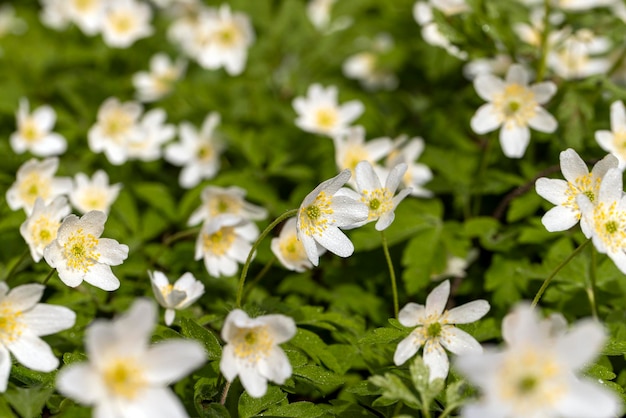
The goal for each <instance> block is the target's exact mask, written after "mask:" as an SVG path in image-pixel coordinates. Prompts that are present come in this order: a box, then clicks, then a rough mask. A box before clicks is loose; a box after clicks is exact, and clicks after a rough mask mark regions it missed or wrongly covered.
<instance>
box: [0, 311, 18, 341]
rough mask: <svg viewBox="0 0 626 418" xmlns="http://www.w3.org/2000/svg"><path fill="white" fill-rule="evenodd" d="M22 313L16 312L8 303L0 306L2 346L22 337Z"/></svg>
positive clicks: (0, 337) (0, 339) (0, 338)
mask: <svg viewBox="0 0 626 418" xmlns="http://www.w3.org/2000/svg"><path fill="white" fill-rule="evenodd" d="M21 316H22V311H16V310H14V309H13V308H12V307H11V304H10V303H9V302H2V303H1V304H0V341H1V342H2V343H4V344H6V343H10V342H13V341H15V340H16V339H18V338H19V337H20V335H22V330H23V329H24V324H22V322H21V320H20V317H21Z"/></svg>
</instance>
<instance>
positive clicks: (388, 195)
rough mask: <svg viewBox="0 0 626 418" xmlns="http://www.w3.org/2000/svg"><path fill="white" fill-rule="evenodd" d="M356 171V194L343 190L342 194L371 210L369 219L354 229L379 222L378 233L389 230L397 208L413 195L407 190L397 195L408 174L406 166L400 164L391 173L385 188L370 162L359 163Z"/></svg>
mask: <svg viewBox="0 0 626 418" xmlns="http://www.w3.org/2000/svg"><path fill="white" fill-rule="evenodd" d="M354 171H355V175H354V177H355V183H356V192H355V191H353V190H350V189H347V188H343V189H341V190H340V193H341V195H344V196H348V197H350V198H352V199H354V200H360V201H361V202H363V203H365V205H366V206H367V208H368V210H369V214H368V217H367V219H366V220H365V221H363V222H360V223H357V224H355V225H354V227H359V226H361V225H365V224H366V223H368V222H372V221H378V222H376V225H375V228H376V230H377V231H382V230H385V229H387V228H388V227H389V225H391V223H392V222H393V220H394V218H395V213H394V211H395V210H396V207H397V206H398V204H399V203H400V202H401V201H402V200H403V199H404V198H405V197H407V196H408V195H409V194H410V193H411V189H408V188H406V189H402V190H400V192H399V193H398V194H397V195H396V189H397V188H398V186H399V185H400V182H401V181H402V177H403V175H404V173H405V172H406V164H404V163H400V164H398V165H397V166H395V167H394V168H392V169H391V171H389V173H388V174H387V179H386V180H385V186H384V187H383V186H381V181H380V178H379V177H378V175H377V174H376V172H375V171H374V168H373V167H372V165H371V164H370V163H369V162H368V161H361V162H360V163H358V164H357V166H356V169H355V170H354Z"/></svg>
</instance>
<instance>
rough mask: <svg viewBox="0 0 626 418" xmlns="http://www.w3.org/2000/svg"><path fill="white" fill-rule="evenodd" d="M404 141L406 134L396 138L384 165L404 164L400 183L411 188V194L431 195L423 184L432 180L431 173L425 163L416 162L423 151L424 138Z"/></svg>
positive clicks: (390, 166)
mask: <svg viewBox="0 0 626 418" xmlns="http://www.w3.org/2000/svg"><path fill="white" fill-rule="evenodd" d="M406 141H407V137H406V136H400V137H399V138H397V139H396V141H395V143H394V148H393V149H392V151H391V152H390V153H389V155H388V156H387V158H386V161H385V167H386V168H388V169H390V168H393V167H395V166H397V165H398V164H402V163H404V164H406V165H407V169H406V171H405V173H404V176H402V184H403V185H404V186H405V187H408V188H410V189H411V195H412V196H416V197H431V196H432V195H433V193H432V192H431V191H430V190H428V189H425V188H424V187H423V186H424V184H426V183H428V182H429V181H430V180H432V178H433V173H432V171H430V168H428V166H427V165H426V164H421V163H418V162H416V160H417V159H418V158H419V157H420V156H421V155H422V153H423V152H424V140H423V139H422V138H420V137H415V138H411V139H410V140H409V141H408V142H406Z"/></svg>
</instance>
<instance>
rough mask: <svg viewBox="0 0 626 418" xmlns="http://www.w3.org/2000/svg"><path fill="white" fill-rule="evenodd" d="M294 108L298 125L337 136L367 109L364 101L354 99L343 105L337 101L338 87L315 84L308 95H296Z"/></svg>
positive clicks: (307, 129)
mask: <svg viewBox="0 0 626 418" xmlns="http://www.w3.org/2000/svg"><path fill="white" fill-rule="evenodd" d="M293 108H294V109H295V111H296V113H297V114H298V117H297V118H296V121H295V123H296V126H298V127H299V128H300V129H302V130H303V131H306V132H311V133H317V134H321V135H327V136H331V137H332V136H335V135H338V134H341V133H343V132H345V131H346V129H347V128H348V127H349V126H350V124H351V123H352V122H354V120H355V119H357V118H358V117H359V116H361V114H362V113H363V111H364V110H365V108H364V106H363V103H361V102H359V101H358V100H352V101H349V102H347V103H344V104H342V105H341V106H340V105H339V104H338V103H337V87H335V86H330V87H328V88H324V87H322V86H321V85H320V84H313V85H311V86H309V88H308V90H307V97H296V98H295V99H294V100H293Z"/></svg>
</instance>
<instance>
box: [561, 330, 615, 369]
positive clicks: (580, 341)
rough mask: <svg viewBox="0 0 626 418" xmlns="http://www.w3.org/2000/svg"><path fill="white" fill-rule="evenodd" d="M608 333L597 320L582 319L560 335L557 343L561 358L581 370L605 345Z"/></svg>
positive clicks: (573, 367)
mask: <svg viewBox="0 0 626 418" xmlns="http://www.w3.org/2000/svg"><path fill="white" fill-rule="evenodd" d="M605 340H606V333H605V331H604V329H603V327H602V325H600V324H599V323H597V322H594V321H592V320H590V319H588V320H580V321H578V322H577V323H576V324H575V325H573V326H572V327H571V328H570V330H569V331H568V332H567V333H566V334H565V335H562V336H560V338H559V339H558V341H557V343H556V350H557V352H558V355H559V358H560V359H561V360H562V361H563V362H564V363H565V364H567V365H568V366H570V367H571V368H572V369H575V370H580V369H582V368H583V367H584V366H585V365H587V364H589V363H591V362H592V360H593V359H594V358H595V357H596V356H597V355H598V352H599V351H600V349H601V348H602V346H603V345H604V342H605Z"/></svg>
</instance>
